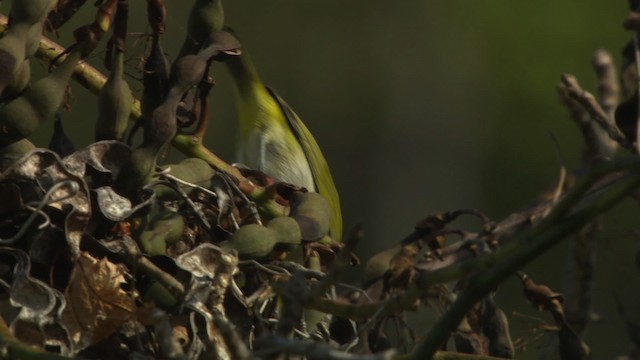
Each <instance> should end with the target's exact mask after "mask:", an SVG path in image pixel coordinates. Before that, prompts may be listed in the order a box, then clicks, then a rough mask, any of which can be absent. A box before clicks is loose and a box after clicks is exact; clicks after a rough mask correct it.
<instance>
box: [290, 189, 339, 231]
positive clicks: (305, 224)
mask: <svg viewBox="0 0 640 360" xmlns="http://www.w3.org/2000/svg"><path fill="white" fill-rule="evenodd" d="M290 205H291V214H290V215H289V216H291V217H292V218H294V219H295V220H296V221H297V222H298V225H300V229H301V231H302V239H303V240H306V241H316V240H318V239H320V238H322V237H323V236H325V235H327V234H328V233H329V224H330V217H331V215H330V214H331V209H330V208H329V203H327V200H325V199H324V197H322V195H320V194H318V193H315V192H307V193H295V194H294V195H293V197H292V199H291V201H290Z"/></svg>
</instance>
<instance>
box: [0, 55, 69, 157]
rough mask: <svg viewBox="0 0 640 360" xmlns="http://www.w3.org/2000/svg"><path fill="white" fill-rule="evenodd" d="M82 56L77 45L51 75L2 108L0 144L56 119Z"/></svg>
mask: <svg viewBox="0 0 640 360" xmlns="http://www.w3.org/2000/svg"><path fill="white" fill-rule="evenodd" d="M80 56H81V49H80V48H79V47H77V48H74V49H73V50H72V51H71V52H70V53H69V55H68V56H67V58H66V59H65V60H64V61H63V62H62V63H61V64H60V65H59V66H57V67H56V68H55V69H54V70H53V71H52V72H51V73H50V74H49V75H48V76H46V77H44V78H42V79H40V80H38V81H36V82H35V83H34V84H33V85H31V87H30V88H28V89H27V90H25V92H24V93H23V94H22V95H20V96H19V97H17V98H15V99H13V100H11V101H10V102H8V103H7V104H6V105H5V106H4V107H2V108H0V129H2V133H0V147H4V146H7V145H9V144H11V143H12V142H14V141H17V140H20V139H23V138H26V137H28V136H29V135H31V133H33V132H34V131H35V130H36V129H37V128H38V126H40V124H41V123H43V122H44V121H46V120H48V119H52V118H53V116H54V115H55V113H56V111H57V110H58V108H59V107H60V105H61V104H62V101H63V100H64V94H65V89H66V87H67V84H68V83H69V79H70V78H71V74H72V73H73V69H74V68H75V66H76V63H77V62H78V60H80Z"/></svg>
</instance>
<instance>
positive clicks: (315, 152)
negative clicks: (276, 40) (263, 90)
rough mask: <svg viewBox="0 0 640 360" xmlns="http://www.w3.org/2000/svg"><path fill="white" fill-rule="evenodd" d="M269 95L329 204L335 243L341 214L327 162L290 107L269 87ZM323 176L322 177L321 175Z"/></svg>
mask: <svg viewBox="0 0 640 360" xmlns="http://www.w3.org/2000/svg"><path fill="white" fill-rule="evenodd" d="M267 89H268V90H269V93H270V94H271V95H272V96H273V98H274V99H276V101H277V102H278V105H279V106H280V108H281V109H282V112H283V113H284V115H285V118H286V119H287V122H288V123H289V126H290V127H291V130H292V131H293V133H294V134H295V136H296V138H297V139H299V142H300V145H301V146H302V150H304V154H305V156H306V157H307V161H308V162H309V166H310V167H311V173H312V174H313V180H314V182H315V184H316V188H317V191H318V192H319V193H320V194H322V196H324V198H325V199H326V200H327V202H328V203H329V206H330V208H331V209H332V211H333V213H332V214H331V215H332V216H331V236H332V237H333V239H334V240H336V241H341V239H342V212H341V210H340V198H339V196H338V191H337V190H336V185H335V184H334V182H333V177H332V176H331V171H330V170H329V165H328V164H327V160H325V158H324V156H323V155H322V151H321V150H320V146H318V143H317V142H316V140H315V139H314V138H313V135H312V134H311V132H310V131H309V129H307V127H306V126H305V125H304V123H303V122H302V120H300V118H299V117H298V115H297V114H296V113H295V112H294V111H293V109H291V107H290V106H289V105H288V104H287V103H286V102H285V101H284V100H283V99H282V98H281V97H280V96H279V95H278V94H277V93H276V92H275V90H273V89H272V88H270V87H267ZM321 174H324V175H321Z"/></svg>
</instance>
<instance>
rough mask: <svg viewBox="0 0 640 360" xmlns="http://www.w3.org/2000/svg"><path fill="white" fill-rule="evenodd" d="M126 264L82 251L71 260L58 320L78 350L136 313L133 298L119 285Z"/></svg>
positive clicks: (108, 332)
mask: <svg viewBox="0 0 640 360" xmlns="http://www.w3.org/2000/svg"><path fill="white" fill-rule="evenodd" d="M125 273H126V267H125V266H124V265H122V264H114V263H112V262H110V261H109V260H107V258H103V259H96V258H94V257H92V256H91V255H89V254H88V253H86V252H82V253H81V254H80V257H78V259H77V260H76V262H75V266H74V268H73V272H72V274H71V279H70V280H69V285H68V286H67V288H66V290H65V292H64V296H65V298H66V300H67V307H66V308H65V311H64V312H63V314H62V322H63V323H64V324H65V325H66V326H67V328H68V329H69V334H70V335H71V338H72V340H73V342H74V344H75V345H76V346H77V348H78V349H79V350H81V349H84V348H86V347H87V346H89V345H92V344H95V343H97V342H99V341H101V340H103V339H105V338H107V337H109V336H110V335H111V334H113V333H114V332H116V331H118V330H119V329H120V327H121V326H122V325H123V324H124V323H126V322H127V321H129V320H132V319H133V318H134V317H135V314H136V307H135V304H134V299H133V296H132V295H131V294H128V293H127V292H125V291H124V290H123V289H122V286H123V285H124V284H126V282H127V281H126V280H125V277H124V274H125Z"/></svg>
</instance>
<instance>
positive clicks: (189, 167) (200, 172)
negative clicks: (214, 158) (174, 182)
mask: <svg viewBox="0 0 640 360" xmlns="http://www.w3.org/2000/svg"><path fill="white" fill-rule="evenodd" d="M170 169H171V170H170V171H169V173H170V174H171V175H173V176H175V177H177V178H178V179H181V180H184V181H186V182H190V183H192V184H195V185H199V186H202V187H207V188H208V187H210V186H211V178H212V177H213V176H214V175H215V174H216V172H215V170H213V168H212V167H211V165H209V164H208V163H207V162H206V161H204V160H202V159H199V158H188V159H184V160H182V161H181V162H180V163H179V164H175V165H171V166H170Z"/></svg>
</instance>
